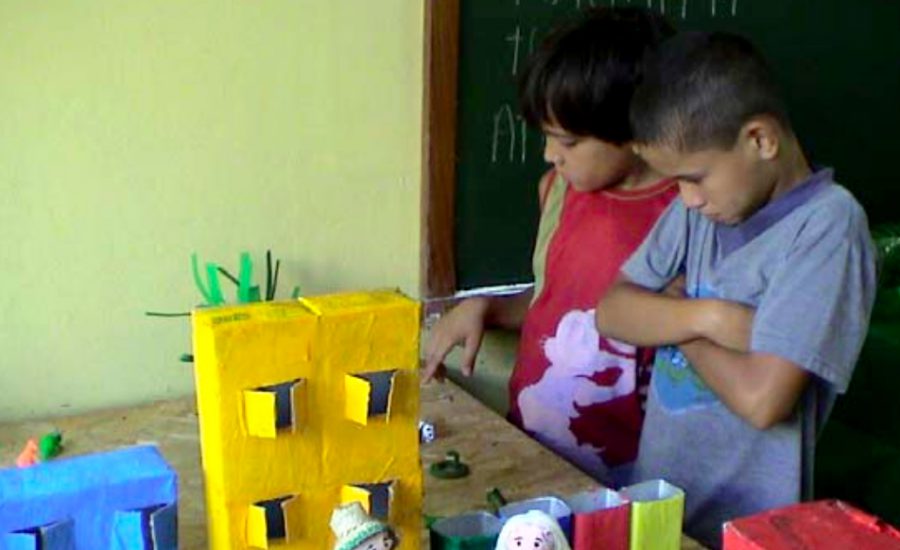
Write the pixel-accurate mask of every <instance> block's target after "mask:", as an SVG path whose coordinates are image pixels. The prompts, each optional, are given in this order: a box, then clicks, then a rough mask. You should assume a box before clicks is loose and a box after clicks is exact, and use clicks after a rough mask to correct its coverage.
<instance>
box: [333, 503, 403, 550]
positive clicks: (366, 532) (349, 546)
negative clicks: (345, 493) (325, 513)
mask: <svg viewBox="0 0 900 550" xmlns="http://www.w3.org/2000/svg"><path fill="white" fill-rule="evenodd" d="M331 530H332V531H333V532H334V536H335V537H336V538H337V542H335V545H334V550H393V548H394V547H395V546H396V545H397V542H398V541H397V536H396V535H395V534H394V532H393V531H392V530H391V528H390V527H389V526H388V525H386V524H384V523H382V522H380V521H378V520H376V519H373V518H371V517H370V516H369V515H368V514H366V511H365V510H364V509H363V507H362V505H361V504H360V503H358V502H351V503H350V504H345V505H343V506H339V507H338V508H337V509H335V511H334V512H333V513H332V514H331Z"/></svg>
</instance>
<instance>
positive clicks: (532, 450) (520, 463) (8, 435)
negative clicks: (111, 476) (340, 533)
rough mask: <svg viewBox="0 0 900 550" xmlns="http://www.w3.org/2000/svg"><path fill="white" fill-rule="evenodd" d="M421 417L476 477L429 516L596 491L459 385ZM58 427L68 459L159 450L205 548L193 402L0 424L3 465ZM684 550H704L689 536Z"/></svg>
mask: <svg viewBox="0 0 900 550" xmlns="http://www.w3.org/2000/svg"><path fill="white" fill-rule="evenodd" d="M421 413H422V417H423V418H424V419H426V420H428V421H430V422H432V423H434V424H435V426H436V428H437V433H438V438H437V440H436V441H434V442H433V443H431V444H426V445H423V446H422V462H423V464H425V465H428V464H431V463H432V462H434V461H436V460H439V459H441V458H443V457H444V455H445V454H446V452H447V451H448V450H451V449H453V450H456V451H458V452H459V453H460V454H461V455H462V459H463V461H465V462H467V463H468V464H469V465H470V466H471V468H472V472H471V475H470V476H469V477H467V478H464V479H461V480H453V481H447V480H438V479H435V478H432V477H431V476H428V475H426V476H425V513H426V514H431V515H440V516H444V515H455V514H459V513H462V512H467V511H472V510H476V509H483V508H485V507H486V501H485V493H486V491H488V490H489V489H491V488H492V487H498V488H499V489H500V490H501V491H502V493H503V494H504V496H506V497H507V498H508V499H509V500H510V501H512V500H518V499H522V498H528V497H534V496H541V495H547V494H558V495H562V496H564V495H569V494H572V493H576V492H578V491H582V490H586V489H592V488H595V487H597V484H596V482H595V481H593V480H592V479H590V478H589V477H587V476H586V475H584V474H583V473H581V472H580V471H579V470H577V469H575V468H574V467H572V466H570V465H569V464H568V463H567V462H565V461H563V460H561V459H559V458H558V457H557V456H556V455H554V454H553V453H551V452H549V451H547V450H546V449H544V448H543V447H542V446H540V445H539V444H537V443H536V442H534V441H533V440H532V439H530V438H528V437H527V436H525V435H524V434H522V433H521V432H519V431H518V430H516V429H515V428H514V427H513V426H511V425H510V424H509V423H507V422H506V421H505V420H504V419H503V418H501V417H500V416H498V415H497V414H495V413H494V412H493V411H491V410H490V409H488V408H487V407H485V406H484V405H482V404H481V403H480V402H478V401H477V400H475V399H474V398H473V397H471V396H470V395H469V394H467V393H465V392H464V391H462V390H461V389H460V388H459V387H458V386H456V385H454V384H453V383H452V382H446V383H444V384H437V383H432V384H428V385H426V386H423V387H422V411H421ZM54 429H58V430H61V431H62V432H63V437H64V444H65V452H64V455H63V456H73V455H78V454H85V453H91V452H97V451H104V450H109V449H114V448H117V447H121V446H123V445H132V444H136V443H151V442H152V443H156V444H158V445H159V448H160V450H161V451H162V453H163V455H164V456H165V457H166V460H167V461H168V462H169V463H170V464H171V465H172V467H174V468H175V470H176V471H177V472H178V484H179V517H178V525H179V539H180V542H181V544H180V547H181V548H182V549H183V550H206V548H207V544H206V540H207V539H206V516H205V512H204V502H203V485H202V483H203V481H202V479H203V476H202V473H201V470H200V442H199V437H198V431H197V412H196V406H195V402H194V400H193V398H184V399H180V400H175V401H163V402H159V403H154V404H151V405H145V406H140V407H130V408H123V409H113V410H107V411H101V412H95V413H89V414H82V415H76V416H69V417H61V418H56V419H51V420H42V421H30V422H21V423H10V424H0V465H2V466H9V465H12V464H13V463H14V462H15V457H16V456H17V455H18V453H19V451H20V450H21V448H22V446H23V445H24V443H25V441H27V440H28V438H30V437H38V436H40V435H42V434H44V433H46V432H49V431H51V430H54ZM423 540H425V539H424V537H423ZM424 547H427V544H423V548H424ZM682 548H686V549H700V548H702V547H701V546H700V545H698V544H697V543H696V542H693V541H691V540H690V539H688V538H687V537H685V538H684V540H683V544H682Z"/></svg>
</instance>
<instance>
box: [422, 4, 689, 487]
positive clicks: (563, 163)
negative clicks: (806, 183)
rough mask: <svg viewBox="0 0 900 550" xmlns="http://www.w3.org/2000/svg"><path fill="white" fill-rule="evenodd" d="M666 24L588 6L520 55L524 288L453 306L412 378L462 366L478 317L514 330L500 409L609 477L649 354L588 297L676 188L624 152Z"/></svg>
mask: <svg viewBox="0 0 900 550" xmlns="http://www.w3.org/2000/svg"><path fill="white" fill-rule="evenodd" d="M671 33H672V30H671V28H670V27H669V26H668V24H667V23H666V22H665V20H663V19H662V18H660V17H659V16H657V15H655V14H653V13H651V12H649V11H646V10H642V9H638V8H634V9H632V8H618V9H616V8H599V9H592V10H588V11H585V12H584V13H583V14H581V16H580V17H579V18H578V19H577V20H575V21H573V22H571V23H569V24H567V25H565V26H563V27H560V28H559V29H557V30H556V31H554V32H553V33H552V34H551V35H550V36H549V37H548V38H547V39H546V40H545V41H544V42H543V44H542V45H541V47H540V48H539V49H538V51H536V52H535V54H534V55H533V56H532V58H531V59H530V61H529V65H528V68H527V69H526V71H525V73H524V75H523V78H522V80H521V83H520V90H519V92H520V93H519V95H520V103H521V107H522V111H523V114H524V116H525V118H526V119H527V120H528V121H529V123H531V124H533V125H535V126H539V127H540V128H541V129H542V131H543V132H544V135H545V137H546V145H545V148H544V158H545V160H546V161H547V162H548V163H550V164H551V165H552V169H551V170H550V171H549V172H548V173H547V174H545V175H544V177H543V178H542V179H541V181H540V184H539V191H538V193H539V199H540V204H541V219H540V224H539V228H538V237H537V241H536V243H535V249H534V257H533V269H534V278H535V285H534V287H533V288H532V289H531V290H529V291H526V292H523V293H521V294H518V295H515V296H512V297H478V298H471V299H468V300H466V301H463V302H462V303H460V304H459V305H458V306H457V307H455V308H454V309H453V310H451V311H450V312H449V313H447V314H446V315H444V316H443V317H442V318H441V319H440V320H439V321H438V323H437V324H436V325H435V327H434V328H433V329H432V332H431V336H430V339H429V342H428V345H427V348H426V366H425V373H424V379H425V380H428V379H430V378H432V377H434V376H440V375H441V373H442V369H443V360H444V358H445V357H446V355H447V354H448V353H449V351H450V350H451V349H452V348H453V347H454V346H456V345H459V344H464V347H465V349H464V353H463V360H462V370H463V373H464V374H466V375H470V374H471V372H472V368H473V365H474V363H475V356H476V354H477V353H478V349H479V347H480V345H481V339H482V335H483V332H484V329H485V327H491V326H496V327H506V328H519V329H521V336H520V343H519V349H518V354H517V359H516V364H515V367H514V369H513V372H512V376H511V378H510V381H509V402H510V413H509V418H510V420H511V421H512V422H514V423H515V424H516V425H518V426H519V427H520V428H522V429H523V430H525V431H526V432H527V433H529V434H530V435H531V436H532V437H534V438H535V439H537V440H538V441H540V442H541V443H543V444H544V445H546V446H547V447H549V448H551V449H553V450H554V451H556V452H557V453H558V454H560V455H562V456H563V457H565V458H567V459H568V460H569V461H571V462H572V463H574V464H575V465H577V466H579V467H580V468H581V469H583V470H584V471H586V472H588V473H589V474H591V475H593V476H594V477H595V478H597V479H598V480H599V481H601V482H603V483H605V484H607V485H612V486H617V485H618V482H619V480H620V479H622V480H623V479H626V476H627V471H628V467H629V465H630V464H631V462H632V461H633V460H634V458H635V457H636V455H637V445H638V441H639V438H640V429H641V424H642V421H643V408H642V407H643V400H644V397H645V390H646V384H647V381H648V379H649V367H650V365H651V364H652V360H653V352H652V350H647V349H636V348H635V347H633V346H630V345H627V344H623V343H620V342H615V341H612V340H608V339H606V338H603V337H602V336H600V335H599V334H598V333H597V331H596V328H595V325H594V305H595V304H596V303H597V300H598V299H599V297H600V296H601V295H602V294H603V293H604V292H605V291H606V289H607V288H608V287H609V285H610V284H611V283H612V282H613V281H614V279H615V278H616V276H617V275H618V272H619V268H620V266H621V265H622V263H623V262H624V261H625V260H626V259H627V258H628V257H629V256H630V255H631V253H632V252H633V251H634V250H635V249H636V248H637V247H638V245H640V243H641V242H642V241H643V239H644V237H645V235H646V234H647V232H648V231H649V230H650V228H651V227H652V226H653V224H654V222H655V221H656V219H657V218H658V217H659V215H660V214H661V213H662V212H663V210H664V209H665V208H666V207H667V206H668V204H669V203H670V202H671V200H672V199H673V198H674V197H675V195H676V194H677V192H678V191H677V187H676V185H675V182H674V181H668V180H665V179H663V178H661V177H660V175H659V174H657V173H655V172H654V171H653V170H652V169H650V168H649V167H648V166H647V165H646V164H644V163H643V162H642V161H641V160H640V158H639V157H637V156H636V155H635V154H634V152H633V151H632V149H631V144H630V142H631V131H630V127H629V122H628V109H629V103H630V101H631V95H632V93H633V92H634V89H635V88H636V86H637V83H638V82H639V80H640V78H641V63H642V59H643V58H644V55H645V53H646V51H647V50H648V49H649V48H653V47H654V46H655V45H656V44H658V43H659V42H660V41H661V40H662V39H664V38H665V37H667V36H668V35H670V34H671Z"/></svg>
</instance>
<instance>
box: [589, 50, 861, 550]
mask: <svg viewBox="0 0 900 550" xmlns="http://www.w3.org/2000/svg"><path fill="white" fill-rule="evenodd" d="M646 70H647V74H646V77H645V81H644V84H643V85H642V87H641V88H640V89H639V90H638V92H637V94H636V95H635V98H634V99H633V101H632V122H633V125H634V129H635V138H636V143H637V145H636V149H637V151H638V152H639V154H640V155H641V156H642V157H644V159H645V160H646V161H647V162H648V163H649V164H650V165H651V166H652V167H653V168H654V169H656V170H657V171H659V172H661V173H663V174H667V175H670V176H672V177H674V178H677V179H678V180H679V185H680V190H681V197H680V199H678V200H676V201H675V202H674V203H673V204H672V205H671V206H670V208H669V209H668V210H667V211H666V213H665V214H663V216H662V218H661V219H660V220H659V222H658V223H657V224H656V227H655V228H654V229H653V231H652V232H651V233H650V235H649V236H648V237H647V239H646V241H645V242H644V243H643V245H642V246H641V247H640V248H639V249H638V251H637V252H635V254H634V255H633V256H632V257H631V259H630V260H629V261H628V262H627V263H626V264H625V266H624V267H623V268H622V277H621V279H620V280H619V282H617V283H616V284H615V285H614V286H613V287H612V288H611V289H610V291H609V292H608V293H607V295H606V296H605V297H604V298H603V299H602V300H601V301H600V303H599V304H598V306H597V326H598V329H599V330H600V332H601V333H603V334H606V335H607V336H610V337H613V338H618V339H621V340H624V341H628V342H632V343H634V344H636V345H646V346H669V347H663V348H661V349H660V350H659V351H658V352H657V358H656V363H655V364H654V371H653V378H652V382H651V387H650V395H649V398H648V402H647V413H646V419H645V423H644V431H643V435H642V438H641V444H640V451H639V455H638V460H637V463H636V470H635V475H636V477H637V479H636V480H635V481H641V480H646V479H651V478H664V479H666V480H668V481H670V482H672V483H674V484H676V485H678V486H680V487H682V488H684V489H685V491H686V493H687V502H686V505H687V506H686V529H687V531H688V533H689V534H690V535H692V536H694V537H696V538H698V539H699V540H700V541H701V542H703V543H704V544H706V545H709V546H711V547H715V548H718V547H719V546H720V545H721V526H722V523H723V522H725V521H728V520H730V519H734V518H736V517H741V516H745V515H748V514H753V513H756V512H759V511H762V510H766V509H770V508H775V507H779V506H783V505H787V504H791V503H794V502H797V501H799V500H801V499H804V498H809V497H810V496H811V483H812V466H813V457H814V454H815V453H814V451H815V440H816V436H817V435H818V433H819V432H820V431H821V428H822V426H823V424H824V422H825V419H826V418H827V416H828V412H829V411H830V409H831V406H832V404H833V403H834V398H835V395H836V394H838V393H842V392H844V391H845V390H846V389H847V385H848V383H849V381H850V377H851V375H852V373H853V367H854V365H855V362H856V359H857V357H858V355H859V351H860V348H861V346H862V342H863V340H864V338H865V334H866V330H867V327H868V320H869V314H870V312H871V309H872V302H873V300H874V293H875V261H874V249H873V247H872V244H871V237H870V235H869V230H868V224H867V221H866V216H865V213H864V212H863V210H862V208H861V207H860V206H859V204H858V203H857V202H856V201H855V200H854V198H853V197H852V196H851V195H850V193H849V192H848V191H846V190H845V189H844V188H843V187H841V186H839V185H837V184H836V183H834V181H833V179H832V172H831V170H828V169H820V170H816V171H813V170H811V169H810V167H809V165H808V164H807V161H806V159H805V157H804V154H803V152H802V150H801V148H800V146H799V144H798V141H797V138H796V137H795V135H794V134H793V131H792V129H791V125H790V122H789V119H788V117H787V113H786V111H785V109H784V106H783V103H782V101H781V99H780V95H779V93H778V90H777V87H776V86H775V85H774V83H773V80H772V77H771V73H770V71H769V69H768V67H767V66H766V64H765V62H764V60H763V59H762V57H761V56H760V54H759V53H758V52H757V51H756V50H755V49H754V48H753V46H752V45H751V44H750V43H748V42H747V41H746V40H744V39H742V38H740V37H737V36H734V35H729V34H723V33H711V34H710V33H686V34H682V35H679V36H677V37H675V38H673V39H672V40H670V41H669V42H667V43H665V44H664V45H663V46H662V48H661V49H660V51H659V52H658V54H657V55H656V56H655V58H654V59H651V60H650V61H649V62H648V67H647V69H646Z"/></svg>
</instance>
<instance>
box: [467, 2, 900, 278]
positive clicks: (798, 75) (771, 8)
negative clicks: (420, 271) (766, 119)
mask: <svg viewBox="0 0 900 550" xmlns="http://www.w3.org/2000/svg"><path fill="white" fill-rule="evenodd" d="M628 4H632V5H640V6H645V7H649V8H651V9H654V10H659V11H663V12H664V13H665V14H666V15H667V16H669V17H670V19H671V20H672V22H673V23H674V24H675V25H676V26H677V27H678V28H680V29H702V30H713V29H716V30H728V31H734V32H739V33H741V34H744V35H745V36H748V37H750V38H751V39H753V40H754V41H755V42H756V44H757V45H758V46H759V47H760V48H761V49H762V50H763V52H765V54H766V55H767V56H768V57H769V59H770V60H771V62H772V64H773V66H774V67H775V70H776V72H777V74H778V76H779V78H780V81H781V83H782V85H783V87H784V89H785V94H786V96H787V100H788V104H789V107H790V109H791V116H792V119H793V122H794V126H795V127H796V130H797V134H798V135H799V136H800V139H801V141H802V142H803V144H804V146H805V147H806V149H807V152H808V154H809V156H810V159H811V160H812V161H813V162H814V163H818V164H823V165H829V166H834V167H835V169H836V174H837V179H838V181H840V182H841V183H843V184H844V185H846V186H847V187H848V188H850V189H851V190H852V191H853V192H854V193H855V194H856V196H857V197H858V198H859V200H860V201H861V202H862V203H863V205H864V206H865V208H866V210H867V212H868V214H869V218H870V220H871V221H872V222H885V221H889V220H897V219H900V215H898V213H897V211H898V209H900V208H898V207H900V202H898V201H897V200H896V199H893V198H892V197H895V196H896V195H897V194H898V192H900V175H898V171H897V170H896V169H895V168H894V165H893V160H894V158H895V157H896V156H900V150H898V147H897V145H898V140H897V138H896V136H897V134H898V132H900V1H898V0H852V1H851V0H633V1H632V2H629V1H628V0H595V1H593V2H591V1H589V0H462V2H461V6H460V22H459V27H460V28H459V77H458V90H459V91H458V104H457V105H458V106H457V109H458V111H457V124H458V128H457V146H456V157H457V166H456V173H457V176H456V177H457V179H456V186H455V193H456V195H455V227H454V247H455V249H454V254H455V258H456V280H457V287H458V288H460V289H465V288H473V287H478V286H483V285H490V284H503V283H511V282H523V281H528V280H530V278H531V269H530V259H531V248H532V243H533V240H534V235H535V231H536V225H537V214H538V211H537V191H536V185H537V180H538V179H539V177H540V175H541V174H542V173H543V171H544V170H545V165H544V163H543V161H542V158H541V150H542V138H541V135H540V134H539V133H537V132H535V131H533V130H527V129H526V128H525V125H524V122H523V121H522V119H521V118H520V117H519V116H518V112H517V105H516V87H515V82H516V77H517V74H518V72H519V71H520V70H521V69H522V67H523V64H524V62H525V59H526V58H527V56H528V54H529V53H530V52H531V51H532V50H533V48H534V47H535V45H536V44H538V43H539V42H540V39H541V37H542V36H544V35H545V34H546V32H547V31H548V30H549V29H550V28H552V26H553V25H554V24H555V23H556V22H558V21H560V20H561V19H563V18H566V17H569V16H571V15H573V14H575V13H576V12H577V10H578V9H580V8H583V7H586V6H588V5H598V6H599V5H603V6H609V5H620V6H621V5H628Z"/></svg>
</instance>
